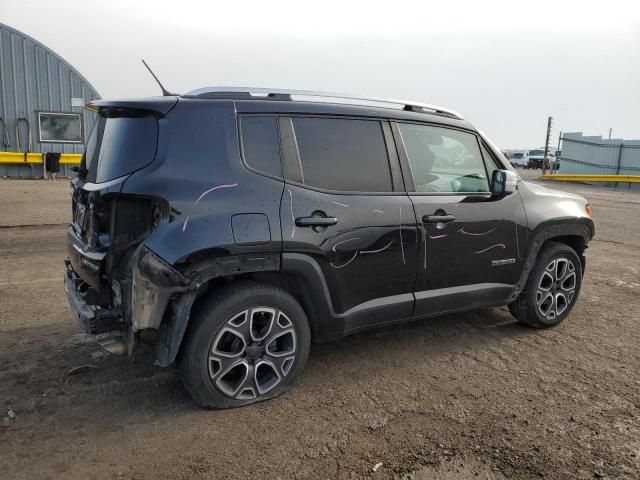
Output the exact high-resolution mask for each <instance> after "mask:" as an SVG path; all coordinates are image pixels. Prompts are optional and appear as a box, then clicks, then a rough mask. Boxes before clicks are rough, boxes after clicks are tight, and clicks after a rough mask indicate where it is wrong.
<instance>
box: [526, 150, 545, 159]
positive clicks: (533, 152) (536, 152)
mask: <svg viewBox="0 0 640 480" xmlns="http://www.w3.org/2000/svg"><path fill="white" fill-rule="evenodd" d="M542 155H544V150H529V156H530V157H533V156H536V157H537V156H542Z"/></svg>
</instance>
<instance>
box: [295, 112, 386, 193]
mask: <svg viewBox="0 0 640 480" xmlns="http://www.w3.org/2000/svg"><path fill="white" fill-rule="evenodd" d="M292 120H293V129H294V131H295V139H296V143H297V149H298V154H299V157H300V168H301V170H302V181H303V183H304V184H305V185H309V186H311V187H317V188H321V189H326V190H334V191H343V192H371V193H374V192H391V191H392V190H393V188H392V183H391V172H390V169H389V157H388V154H387V147H386V143H385V139H384V133H383V130H382V124H381V123H380V122H379V121H377V120H357V119H339V118H321V117H294V118H293V119H292Z"/></svg>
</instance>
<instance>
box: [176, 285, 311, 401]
mask: <svg viewBox="0 0 640 480" xmlns="http://www.w3.org/2000/svg"><path fill="white" fill-rule="evenodd" d="M247 293H248V292H245V294H242V293H241V292H240V291H239V292H238V294H237V295H232V296H230V297H228V298H226V299H224V300H223V301H222V302H220V303H218V304H216V305H214V306H213V308H209V309H207V308H206V306H205V307H204V308H203V309H202V310H201V311H200V312H199V314H198V318H197V324H196V325H195V326H194V328H193V330H192V331H191V332H189V338H188V341H187V345H186V347H187V348H186V351H185V352H184V356H183V358H182V360H181V365H180V369H181V371H182V372H183V375H184V376H188V377H189V380H190V381H187V382H185V386H186V387H187V389H188V390H189V392H190V393H191V394H192V396H193V397H194V399H195V400H196V402H197V403H199V404H200V405H203V406H208V407H213V408H234V407H241V406H243V405H248V404H251V403H255V402H260V401H263V400H268V399H270V398H274V397H277V396H278V395H281V394H282V393H284V392H286V391H287V390H289V389H290V388H291V385H292V384H293V383H294V382H295V380H296V378H297V377H298V376H299V375H300V374H301V373H302V371H303V370H304V366H305V363H306V360H307V357H308V355H309V348H310V343H311V333H310V330H309V323H308V321H307V316H306V314H305V312H304V310H303V309H302V307H300V305H299V304H298V303H297V302H296V301H295V300H294V299H293V298H292V297H291V296H290V295H288V294H287V293H285V292H284V291H282V290H280V289H275V288H274V289H271V288H269V287H265V288H264V289H260V288H256V287H255V286H254V287H253V288H252V289H251V293H249V294H247ZM214 295H215V292H214ZM251 307H271V308H277V309H278V310H280V311H282V312H283V313H284V314H285V315H286V316H287V317H288V318H289V319H290V320H291V322H292V324H293V328H294V330H295V333H296V356H295V360H294V364H293V366H292V367H291V370H290V371H289V373H288V374H287V376H286V377H284V378H283V379H282V381H281V382H280V384H279V385H277V386H276V387H275V388H274V389H273V390H271V391H269V392H268V393H266V394H264V395H260V396H258V397H257V398H255V399H249V400H238V399H234V398H230V397H228V396H226V395H225V394H223V393H222V392H221V391H220V390H218V388H217V387H216V386H215V384H214V382H213V380H212V379H211V377H210V376H209V368H208V358H209V350H210V348H211V343H212V341H213V339H214V338H215V337H216V335H217V334H218V332H219V331H220V329H221V328H222V327H223V326H224V325H226V323H227V322H228V321H229V320H230V319H232V318H233V317H234V316H235V315H237V314H238V313H240V312H242V311H244V310H246V309H248V308H251ZM194 387H195V388H194Z"/></svg>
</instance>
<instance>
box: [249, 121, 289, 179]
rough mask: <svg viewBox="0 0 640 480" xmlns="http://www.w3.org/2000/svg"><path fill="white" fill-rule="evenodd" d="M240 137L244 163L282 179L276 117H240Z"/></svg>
mask: <svg viewBox="0 0 640 480" xmlns="http://www.w3.org/2000/svg"><path fill="white" fill-rule="evenodd" d="M240 136H241V138H242V154H243V157H244V161H245V163H246V164H247V165H248V166H249V167H250V168H253V169H255V170H257V171H259V172H263V173H266V174H268V175H273V176H275V177H282V165H281V162H280V139H279V135H278V118H277V117H276V116H273V115H270V116H254V115H251V116H245V117H242V118H241V119H240Z"/></svg>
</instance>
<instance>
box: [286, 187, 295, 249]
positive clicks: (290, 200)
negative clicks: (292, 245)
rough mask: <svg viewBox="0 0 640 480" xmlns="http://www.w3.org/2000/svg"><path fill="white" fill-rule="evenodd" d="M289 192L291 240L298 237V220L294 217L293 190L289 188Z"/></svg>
mask: <svg viewBox="0 0 640 480" xmlns="http://www.w3.org/2000/svg"><path fill="white" fill-rule="evenodd" d="M287 191H288V192H289V207H290V209H291V238H294V237H295V236H296V218H295V216H294V215H293V193H291V189H290V188H287Z"/></svg>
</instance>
